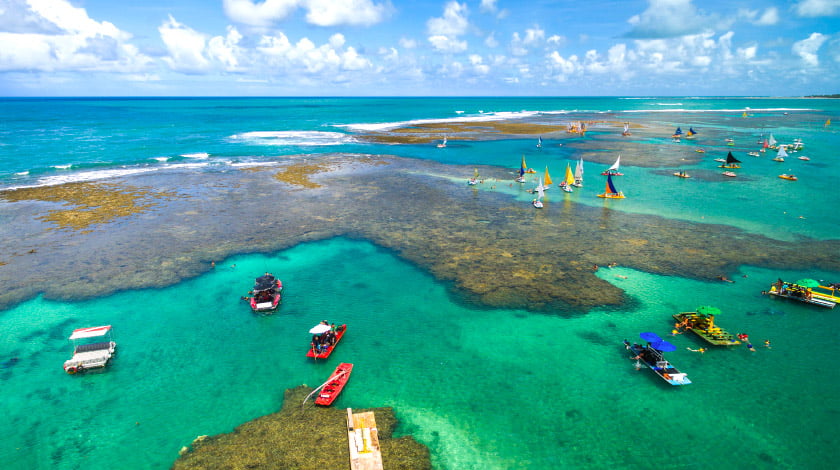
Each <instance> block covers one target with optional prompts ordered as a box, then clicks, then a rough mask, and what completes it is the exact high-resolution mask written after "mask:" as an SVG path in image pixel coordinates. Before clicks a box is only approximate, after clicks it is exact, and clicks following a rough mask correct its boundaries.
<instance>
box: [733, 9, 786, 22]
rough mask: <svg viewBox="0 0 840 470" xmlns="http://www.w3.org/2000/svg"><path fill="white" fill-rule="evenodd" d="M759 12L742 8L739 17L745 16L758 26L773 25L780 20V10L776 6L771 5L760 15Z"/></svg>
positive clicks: (744, 17)
mask: <svg viewBox="0 0 840 470" xmlns="http://www.w3.org/2000/svg"><path fill="white" fill-rule="evenodd" d="M758 13H759V12H758V10H747V9H744V8H741V9H739V10H738V18H743V19H745V20H747V21H749V22H750V23H752V24H754V25H758V26H773V25H775V24H777V23H778V22H779V10H778V9H777V8H776V7H770V8H768V9H766V10H764V13H762V14H761V15H760V16H759V14H758Z"/></svg>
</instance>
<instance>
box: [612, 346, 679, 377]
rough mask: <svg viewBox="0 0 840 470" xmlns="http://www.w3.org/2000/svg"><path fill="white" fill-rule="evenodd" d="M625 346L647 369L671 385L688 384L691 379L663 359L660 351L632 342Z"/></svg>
mask: <svg viewBox="0 0 840 470" xmlns="http://www.w3.org/2000/svg"><path fill="white" fill-rule="evenodd" d="M626 348H627V350H628V351H630V353H632V354H633V355H632V356H631V357H633V358H639V359H638V361H639V363H641V364H644V365H645V366H647V368H648V369H650V370H652V371H653V372H654V373H655V374H656V375H658V376H659V378H661V379H662V380H664V381H666V382H668V383H669V384H671V385H690V384H691V380H689V379H688V377H686V375H685V374H684V373H682V372H680V371H679V370H677V368H676V367H674V366H673V365H671V363H669V362H668V361H666V360H664V358H663V357H662V353H661V352H659V351H656V350H655V349H651V348H646V347H644V346H641V345H639V344H632V345H629V344H628V345H626Z"/></svg>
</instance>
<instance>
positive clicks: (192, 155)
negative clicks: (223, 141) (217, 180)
mask: <svg viewBox="0 0 840 470" xmlns="http://www.w3.org/2000/svg"><path fill="white" fill-rule="evenodd" d="M181 156H182V157H184V158H208V157H209V156H210V154H209V153H207V152H197V153H184V154H182V155H181Z"/></svg>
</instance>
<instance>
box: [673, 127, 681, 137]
mask: <svg viewBox="0 0 840 470" xmlns="http://www.w3.org/2000/svg"><path fill="white" fill-rule="evenodd" d="M682 135H683V131H682V129H681V128H679V127H677V130H675V131H674V134H673V135H672V136H671V137H673V138H675V139H679V138H680V137H682Z"/></svg>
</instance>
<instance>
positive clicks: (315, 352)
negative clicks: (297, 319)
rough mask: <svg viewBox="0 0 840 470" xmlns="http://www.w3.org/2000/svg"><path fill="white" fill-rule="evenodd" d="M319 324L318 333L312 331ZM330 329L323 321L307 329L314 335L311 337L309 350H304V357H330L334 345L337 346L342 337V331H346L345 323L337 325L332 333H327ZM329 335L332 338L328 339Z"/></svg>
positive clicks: (315, 329)
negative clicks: (319, 330)
mask: <svg viewBox="0 0 840 470" xmlns="http://www.w3.org/2000/svg"><path fill="white" fill-rule="evenodd" d="M319 326H322V327H321V328H320V329H321V330H322V331H321V332H320V333H313V332H314V331H318V327H319ZM323 326H326V329H324V328H323ZM331 330H332V328H331V327H330V326H329V325H325V324H324V323H320V324H318V325H315V327H314V328H312V329H311V330H309V332H310V333H312V334H313V335H315V336H314V337H313V338H312V343H310V345H309V351H307V352H306V357H311V358H314V359H326V358H328V357H330V354H332V352H333V350H334V349H335V347H336V346H338V342H339V341H341V338H343V337H344V333H346V332H347V325H346V324H344V325H341V326H339V327H337V328H336V329H335V332H334V333H335V334H334V335H332V334H328V333H327V332H328V331H329V332H331ZM331 336H332V337H333V338H332V339H330V337H331ZM316 338H317V344H316Z"/></svg>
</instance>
